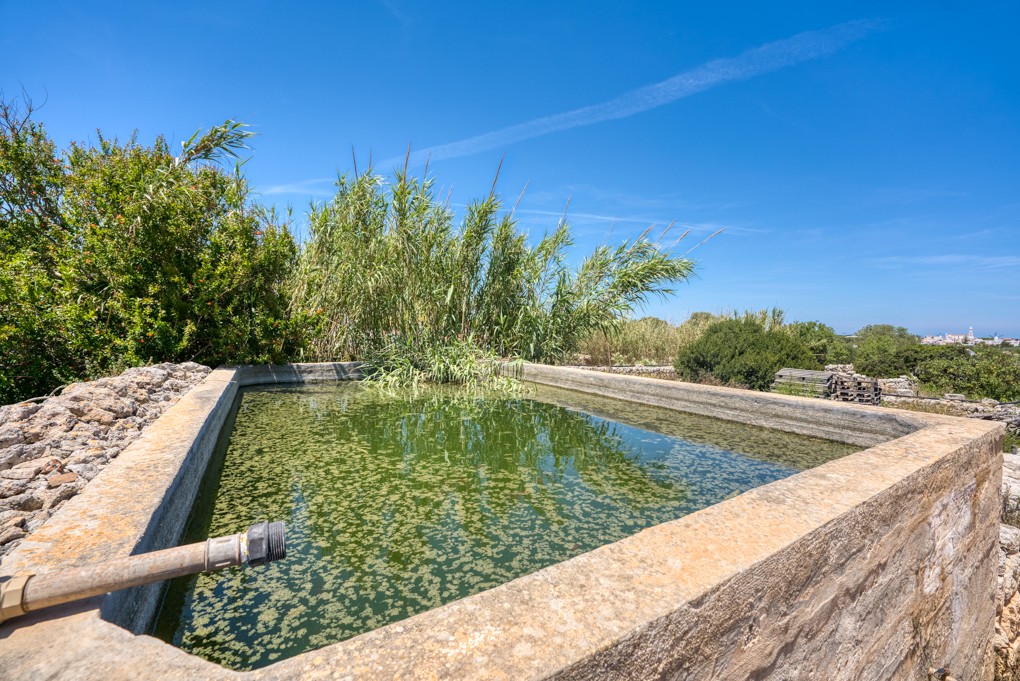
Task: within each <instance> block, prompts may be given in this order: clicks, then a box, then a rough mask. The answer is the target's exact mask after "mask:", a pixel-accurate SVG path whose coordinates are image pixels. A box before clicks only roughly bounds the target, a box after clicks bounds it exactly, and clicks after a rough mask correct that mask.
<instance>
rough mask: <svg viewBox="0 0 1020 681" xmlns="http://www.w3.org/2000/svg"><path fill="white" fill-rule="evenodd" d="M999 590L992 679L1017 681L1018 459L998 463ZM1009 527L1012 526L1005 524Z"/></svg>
mask: <svg viewBox="0 0 1020 681" xmlns="http://www.w3.org/2000/svg"><path fill="white" fill-rule="evenodd" d="M1002 519H1003V524H1002V525H1000V527H999V589H998V596H997V598H996V621H995V639H994V646H995V655H996V678H998V679H1014V678H1020V528H1018V527H1016V525H1020V456H1018V455H1016V454H1005V455H1004V456H1003V460H1002ZM1007 523H1012V524H1007Z"/></svg>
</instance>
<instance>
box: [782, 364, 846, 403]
mask: <svg viewBox="0 0 1020 681" xmlns="http://www.w3.org/2000/svg"><path fill="white" fill-rule="evenodd" d="M834 375H835V374H833V373H832V372H831V371H812V370H810V369H780V370H779V371H777V372H776V378H775V380H774V381H773V382H772V391H773V392H778V393H784V394H786V395H802V396H804V397H822V398H825V397H828V396H829V395H830V394H831V392H832V378H833V376H834Z"/></svg>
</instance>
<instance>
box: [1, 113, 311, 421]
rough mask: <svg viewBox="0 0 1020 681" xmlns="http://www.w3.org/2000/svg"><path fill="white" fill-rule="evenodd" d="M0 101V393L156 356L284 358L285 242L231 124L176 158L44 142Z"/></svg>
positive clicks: (22, 391) (157, 149) (292, 339)
mask: <svg viewBox="0 0 1020 681" xmlns="http://www.w3.org/2000/svg"><path fill="white" fill-rule="evenodd" d="M30 114H31V107H30V106H29V107H27V108H26V110H19V109H18V107H16V106H14V104H12V103H10V102H6V103H3V104H2V105H0V215H3V216H4V229H3V230H0V312H2V315H0V318H2V322H0V362H2V366H3V372H2V374H0V401H2V402H9V401H14V400H17V399H24V398H26V397H29V396H31V395H34V394H40V393H42V392H45V391H48V390H50V389H51V388H53V387H54V386H56V385H59V384H60V383H64V382H68V381H71V380H77V379H81V378H87V377H91V376H95V375H99V374H104V373H108V372H109V371H111V370H112V369H114V368H117V367H123V366H126V365H133V364H143V363H149V362H154V361H183V360H195V361H199V362H203V363H208V364H219V363H221V362H264V361H271V360H282V359H284V358H286V357H287V356H288V355H289V354H292V353H293V351H294V345H295V344H296V343H297V342H298V341H299V338H298V337H297V335H296V326H295V324H294V323H293V322H292V321H291V318H290V316H289V313H288V309H287V306H288V302H289V300H288V295H287V291H286V285H287V282H288V278H289V276H290V272H291V270H292V263H293V261H294V258H295V257H296V246H295V244H294V241H293V239H292V237H291V235H290V233H289V232H288V231H287V228H286V226H284V225H280V224H278V222H277V221H276V219H275V216H273V214H272V213H270V212H268V211H266V210H265V209H263V208H262V207H261V206H259V205H258V204H256V203H254V202H253V201H251V200H250V196H249V190H248V186H247V183H246V182H245V180H244V177H243V176H242V175H241V173H240V169H239V167H238V166H235V167H234V169H233V171H232V172H231V171H228V170H225V169H223V168H221V167H220V166H219V165H217V164H218V162H220V161H223V160H225V159H229V158H231V157H234V156H235V155H236V153H237V151H239V150H240V149H243V148H246V146H245V141H246V140H247V138H248V137H249V133H248V132H246V131H245V130H244V127H243V126H242V125H241V124H239V123H236V122H232V121H228V122H227V123H225V124H224V125H222V126H218V127H214V128H212V129H210V130H209V131H207V132H206V133H205V134H203V135H198V134H197V133H196V135H195V136H193V137H192V138H191V139H190V140H188V141H187V142H186V143H185V144H184V145H183V149H182V151H181V154H180V155H178V156H174V155H172V154H171V153H170V151H169V148H168V147H167V144H166V142H165V141H164V140H163V139H162V138H157V139H156V141H155V143H154V144H153V145H152V146H150V147H145V146H142V145H140V144H138V143H137V141H136V139H135V138H134V137H132V138H131V139H130V140H128V141H127V142H126V143H120V142H118V141H117V140H109V139H106V138H104V137H103V136H102V134H101V133H100V134H99V135H98V144H97V145H96V146H89V145H83V144H72V145H71V147H70V148H69V149H68V150H67V151H66V152H64V153H62V154H60V153H58V152H57V150H56V147H55V146H54V144H53V143H52V142H51V141H50V140H49V138H48V137H47V136H46V133H45V130H44V129H43V127H42V126H41V125H39V124H37V123H35V122H34V121H32V120H31V119H30Z"/></svg>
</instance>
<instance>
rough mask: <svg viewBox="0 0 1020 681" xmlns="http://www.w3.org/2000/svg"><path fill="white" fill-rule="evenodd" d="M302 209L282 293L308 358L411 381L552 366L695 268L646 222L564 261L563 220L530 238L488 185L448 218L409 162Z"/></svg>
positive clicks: (366, 175)
mask: <svg viewBox="0 0 1020 681" xmlns="http://www.w3.org/2000/svg"><path fill="white" fill-rule="evenodd" d="M493 188H495V182H494V183H493ZM309 218H310V219H309V238H308V241H307V243H306V244H305V245H304V247H303V249H302V252H301V254H300V256H299V258H298V263H297V268H296V271H295V276H294V285H293V295H292V300H291V312H292V314H294V315H295V316H296V317H301V318H304V319H307V320H309V329H310V331H309V335H308V338H307V341H308V342H307V344H306V348H305V351H304V352H305V355H306V358H307V359H310V360H314V361H328V360H343V359H368V360H369V361H370V362H372V363H375V364H377V365H378V366H380V367H382V368H383V369H386V368H389V369H390V370H393V371H396V372H397V374H398V375H400V376H403V377H404V378H405V379H407V380H412V379H411V376H412V374H414V373H415V372H419V371H423V372H425V373H427V374H429V375H430V377H431V378H433V379H434V380H448V381H454V382H469V381H470V380H471V379H470V378H469V376H475V375H477V372H476V371H474V370H469V371H466V372H462V371H460V370H459V369H458V367H461V368H463V367H468V366H476V365H477V366H480V364H479V362H481V364H484V363H485V362H486V361H490V360H492V359H494V358H507V357H516V358H522V359H526V360H531V361H540V362H554V363H555V362H560V361H562V360H563V359H564V357H566V356H567V355H568V354H570V353H572V352H575V351H576V349H577V347H578V345H579V343H580V342H581V341H582V339H584V338H585V337H587V336H589V335H590V334H592V333H594V332H611V331H613V330H615V329H617V328H618V327H619V325H620V323H621V320H622V319H623V318H625V317H626V316H627V315H629V314H630V313H632V311H633V310H634V309H635V307H637V306H639V305H641V304H643V303H644V302H645V301H647V300H648V299H649V298H650V297H652V296H665V295H668V294H670V293H672V286H673V285H674V284H675V283H676V282H679V281H683V280H685V279H687V278H688V277H689V276H690V275H691V273H692V272H693V263H692V261H690V260H689V259H686V258H682V257H676V256H673V255H672V254H671V253H670V251H669V250H668V249H664V248H662V247H660V246H659V245H658V243H657V242H655V241H652V240H651V239H649V238H647V234H648V233H647V231H646V233H645V234H643V235H642V236H641V237H639V238H638V239H636V240H634V241H625V242H623V243H621V244H620V245H618V246H608V245H603V246H599V247H598V248H596V249H595V250H594V251H592V252H591V253H590V254H589V255H588V256H587V257H585V258H584V259H583V260H582V261H581V263H580V265H579V266H577V267H576V268H572V267H570V266H569V265H568V263H567V252H568V249H569V248H570V247H571V246H572V245H573V241H572V239H571V236H570V229H569V227H568V225H567V224H566V222H565V221H560V223H559V224H557V225H556V226H555V228H553V229H552V230H551V231H549V232H547V233H546V234H545V235H544V236H543V237H542V238H541V239H539V240H537V242H535V243H530V242H529V239H528V235H527V234H526V233H525V232H524V231H523V230H522V229H521V228H520V227H519V226H518V224H517V222H516V221H515V220H514V216H513V211H503V210H502V203H501V200H500V198H499V197H498V196H497V195H496V193H495V191H494V189H493V191H491V192H490V193H489V195H488V196H487V197H486V198H484V199H482V200H477V201H474V202H472V203H471V204H470V205H469V206H468V207H467V209H466V211H465V213H464V215H463V217H462V219H461V220H460V221H459V222H458V221H457V220H456V216H455V214H454V212H453V211H452V210H451V209H450V207H449V205H448V204H446V203H443V202H441V201H440V200H438V199H437V197H436V196H435V194H434V191H433V182H432V180H431V179H418V178H415V177H412V176H411V175H409V174H408V173H407V171H406V168H405V169H404V170H402V171H398V172H397V173H396V174H395V177H394V179H393V180H392V181H391V182H388V183H387V182H386V181H385V180H384V178H382V177H381V176H379V175H376V174H374V173H373V171H372V170H371V169H369V170H368V171H365V172H362V173H358V172H354V173H353V174H350V175H343V176H341V177H340V178H339V179H338V181H337V183H336V194H335V195H334V196H333V198H332V199H331V200H329V201H327V202H325V203H321V204H317V205H313V206H312V208H311V211H310V214H309ZM469 356H470V357H471V359H470V360H469V359H468V357H469ZM444 357H445V358H448V359H450V360H451V361H446V360H445V359H444ZM443 367H446V368H443Z"/></svg>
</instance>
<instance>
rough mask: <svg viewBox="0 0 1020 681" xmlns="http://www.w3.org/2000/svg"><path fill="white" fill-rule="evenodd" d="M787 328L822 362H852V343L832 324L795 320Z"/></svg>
mask: <svg viewBox="0 0 1020 681" xmlns="http://www.w3.org/2000/svg"><path fill="white" fill-rule="evenodd" d="M786 330H787V331H789V332H790V333H792V334H793V335H794V336H796V337H797V338H798V339H800V341H801V342H802V343H804V345H806V346H807V347H808V349H809V350H810V351H811V353H812V354H814V356H815V357H816V358H817V359H818V361H819V362H821V363H822V364H845V363H848V362H850V360H851V357H852V351H853V350H852V348H851V346H850V343H849V342H848V341H847V340H846V339H845V338H843V337H842V336H839V335H837V334H836V332H835V331H834V330H833V328H832V327H831V326H827V325H825V324H822V323H821V322H794V323H792V324H788V325H787V326H786Z"/></svg>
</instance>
